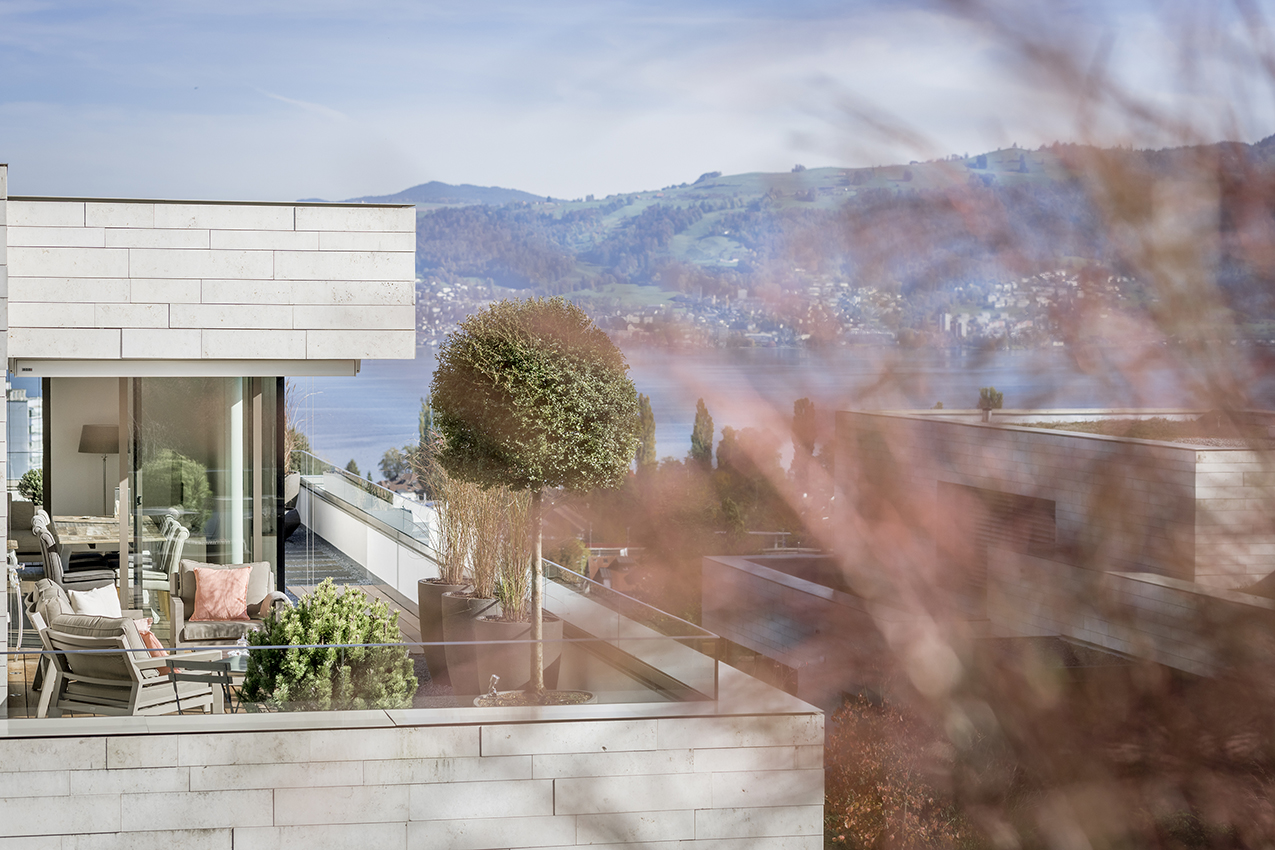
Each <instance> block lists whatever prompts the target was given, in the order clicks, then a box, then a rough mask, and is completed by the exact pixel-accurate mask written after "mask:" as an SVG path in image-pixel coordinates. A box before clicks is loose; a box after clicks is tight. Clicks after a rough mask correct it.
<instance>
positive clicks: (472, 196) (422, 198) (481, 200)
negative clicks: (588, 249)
mask: <svg viewBox="0 0 1275 850" xmlns="http://www.w3.org/2000/svg"><path fill="white" fill-rule="evenodd" d="M544 200H547V199H546V198H544V197H542V196H540V195H533V194H531V193H530V192H520V191H519V190H517V189H502V188H500V187H499V186H474V185H471V184H469V183H462V184H461V185H459V186H451V185H449V184H447V183H439V182H438V181H437V180H431V181H430V182H428V183H422V184H421V185H419V186H413V187H412V188H410V189H404V190H403V191H401V192H396V193H394V194H393V195H368V196H366V197H362V198H350V201H349V202H351V203H362V204H416V205H417V206H429V205H434V204H447V205H457V204H517V203H536V202H538V201H544Z"/></svg>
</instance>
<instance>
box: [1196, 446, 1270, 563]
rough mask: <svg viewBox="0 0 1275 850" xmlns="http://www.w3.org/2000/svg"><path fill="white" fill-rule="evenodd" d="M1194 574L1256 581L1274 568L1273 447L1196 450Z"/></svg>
mask: <svg viewBox="0 0 1275 850" xmlns="http://www.w3.org/2000/svg"><path fill="white" fill-rule="evenodd" d="M1195 470H1196V471H1195V494H1196V516H1195V541H1196V542H1195V546H1196V550H1195V580H1196V581H1199V582H1201V583H1204V584H1209V585H1212V586H1216V587H1225V588H1236V587H1242V586H1244V585H1248V584H1252V583H1253V582H1256V581H1258V580H1259V579H1262V578H1264V577H1266V576H1267V575H1270V573H1271V572H1272V571H1275V498H1272V497H1273V496H1275V458H1272V457H1271V454H1270V453H1265V452H1252V451H1221V450H1209V451H1200V452H1197V453H1196V464H1195Z"/></svg>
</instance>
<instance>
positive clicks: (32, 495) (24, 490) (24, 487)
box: [18, 469, 44, 505]
mask: <svg viewBox="0 0 1275 850" xmlns="http://www.w3.org/2000/svg"><path fill="white" fill-rule="evenodd" d="M18 492H19V493H21V494H22V495H23V496H25V497H26V498H28V499H30V500H31V501H32V502H34V503H35V504H37V505H42V504H44V472H43V470H39V469H29V470H27V471H26V472H24V473H22V477H21V478H19V479H18Z"/></svg>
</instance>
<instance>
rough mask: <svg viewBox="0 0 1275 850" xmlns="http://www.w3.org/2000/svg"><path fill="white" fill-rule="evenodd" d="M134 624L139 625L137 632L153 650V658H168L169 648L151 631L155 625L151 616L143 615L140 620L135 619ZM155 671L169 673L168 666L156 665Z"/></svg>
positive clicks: (164, 674)
mask: <svg viewBox="0 0 1275 850" xmlns="http://www.w3.org/2000/svg"><path fill="white" fill-rule="evenodd" d="M133 625H134V626H137V633H138V634H139V635H141V637H142V643H144V644H146V648H147V649H149V650H150V651H151V658H166V657H168V650H167V649H164V645H163V644H162V643H160V642H159V638H157V637H155V633H154V632H153V631H151V626H152V625H153V623H152V621H151V618H150V617H142V618H141V619H140V620H133ZM155 672H156V673H158V674H159V675H161V676H167V675H168V668H167V667H156V668H155Z"/></svg>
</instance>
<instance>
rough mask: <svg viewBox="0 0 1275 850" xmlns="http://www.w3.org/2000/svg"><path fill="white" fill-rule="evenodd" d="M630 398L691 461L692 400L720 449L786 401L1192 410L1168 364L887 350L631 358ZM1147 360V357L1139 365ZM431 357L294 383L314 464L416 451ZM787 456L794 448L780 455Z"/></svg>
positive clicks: (780, 416) (826, 410)
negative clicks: (726, 434)
mask: <svg viewBox="0 0 1275 850" xmlns="http://www.w3.org/2000/svg"><path fill="white" fill-rule="evenodd" d="M626 355H627V356H628V359H629V365H630V373H631V375H632V377H633V381H634V383H635V384H636V385H637V389H638V392H640V393H645V394H647V395H649V396H650V397H651V407H652V410H653V411H654V413H655V421H656V443H657V451H658V454H659V456H660V457H666V456H673V457H678V458H681V457H684V456H685V455H686V453H687V452H688V451H689V450H690V434H691V426H692V423H693V422H694V419H695V401H696V399H697V398H703V399H704V402H705V404H706V405H707V406H708V410H709V413H710V414H711V415H712V417H713V422H714V425H715V426H716V434H717V436H718V438H720V435H721V430H722V427H723V426H726V425H730V426H733V427H735V428H743V427H747V426H760V427H769V428H771V429H772V430H773V431H775V432H776V433H777V434H785V433H786V432H787V428H788V424H789V421H790V420H791V416H792V405H793V402H794V401H795V400H797V399H799V398H802V397H808V398H810V399H812V400H813V401H814V403H815V406H816V410H817V411H818V412H819V414H820V416H821V419H822V423H821V424H822V427H823V428H824V429H825V430H828V431H830V428H831V421H832V419H831V414H832V412H833V411H836V410H850V409H884V408H901V407H932V406H933V405H934V403H935V402H939V401H941V402H943V404H944V406H945V407H950V408H973V407H975V406H976V404H977V401H978V390H979V388H980V387H986V386H994V387H996V388H997V389H998V390H1000V391H1001V392H1002V393H1004V396H1005V401H1004V404H1005V407H1007V408H1018V407H1077V408H1087V407H1196V406H1202V405H1201V402H1199V401H1198V400H1195V399H1193V397H1192V395H1191V393H1190V391H1189V390H1187V389H1185V388H1186V387H1189V386H1190V385H1191V383H1190V380H1188V378H1189V376H1184V375H1183V370H1182V368H1181V367H1180V366H1175V365H1174V364H1173V363H1172V362H1171V358H1155V359H1153V360H1152V361H1151V362H1147V361H1145V360H1139V361H1137V362H1135V361H1134V360H1133V357H1134V355H1132V354H1126V353H1124V352H1122V351H1120V350H1117V349H1106V350H1103V351H1101V352H1098V353H1097V354H1095V353H1093V352H1089V353H1088V354H1086V355H1085V356H1086V358H1087V362H1077V360H1076V359H1075V358H1074V357H1073V356H1072V354H1071V352H1070V351H1069V350H1067V349H1063V348H1050V349H1041V350H1030V351H996V352H990V353H968V352H965V353H962V352H944V351H932V350H921V351H901V350H899V349H895V348H877V349H845V348H839V349H833V350H831V351H827V352H820V351H809V350H794V349H711V350H697V351H664V350H654V349H638V350H632V351H627V352H626ZM1139 356H1140V357H1145V352H1143V353H1142V354H1140V355H1139ZM434 367H435V358H434V351H433V349H429V348H421V349H418V350H417V356H416V359H415V360H412V361H404V360H391V361H376V360H365V361H363V369H362V372H361V373H360V374H359V375H358V376H357V377H354V378H301V379H295V381H294V383H295V384H296V386H297V389H298V390H299V394H300V396H301V402H300V404H299V405H298V410H299V412H300V418H301V420H302V423H303V427H304V430H305V431H306V432H307V434H309V436H310V440H311V444H312V445H313V447H314V450H315V453H316V454H318V455H319V456H320V457H323V458H325V459H326V460H329V461H332V462H334V463H340V464H344V463H345V462H346V461H348V460H350V459H351V458H353V459H354V460H355V461H356V462H357V463H358V465H359V469H360V470H362V471H363V472H364V473H366V472H367V470H369V469H371V470H373V476H374V477H377V478H379V477H380V474H379V471H378V470H377V469H376V463H377V461H379V460H380V457H381V455H382V454H383V453H384V451H385V450H386V449H387V448H389V447H391V446H403V445H405V444H407V443H414V442H415V440H416V434H417V414H418V411H419V409H420V399H421V397H422V396H425V395H426V394H427V393H428V391H429V382H430V379H431V377H432V375H433V372H434ZM788 451H789V453H790V452H791V448H789V449H788Z"/></svg>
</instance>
